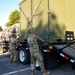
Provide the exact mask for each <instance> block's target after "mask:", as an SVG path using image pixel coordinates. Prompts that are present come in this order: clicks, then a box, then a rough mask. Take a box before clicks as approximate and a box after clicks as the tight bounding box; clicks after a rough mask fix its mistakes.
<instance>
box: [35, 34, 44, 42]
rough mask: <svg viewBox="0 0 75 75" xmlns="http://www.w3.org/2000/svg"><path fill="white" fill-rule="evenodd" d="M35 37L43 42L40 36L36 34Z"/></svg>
mask: <svg viewBox="0 0 75 75" xmlns="http://www.w3.org/2000/svg"><path fill="white" fill-rule="evenodd" d="M36 38H37V39H38V40H40V41H42V42H45V41H44V40H43V39H42V38H40V37H39V36H38V35H36Z"/></svg>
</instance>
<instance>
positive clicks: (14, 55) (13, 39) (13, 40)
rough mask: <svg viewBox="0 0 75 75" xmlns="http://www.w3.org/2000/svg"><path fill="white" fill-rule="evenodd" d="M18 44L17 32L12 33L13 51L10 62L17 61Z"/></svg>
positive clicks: (10, 45)
mask: <svg viewBox="0 0 75 75" xmlns="http://www.w3.org/2000/svg"><path fill="white" fill-rule="evenodd" d="M16 44H17V40H16V34H15V33H12V35H11V36H10V42H9V48H10V52H11V56H10V58H11V60H10V63H15V62H16V60H17V50H16Z"/></svg>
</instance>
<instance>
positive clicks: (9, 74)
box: [2, 67, 30, 75]
mask: <svg viewBox="0 0 75 75" xmlns="http://www.w3.org/2000/svg"><path fill="white" fill-rule="evenodd" d="M29 69H30V67H29V68H26V69H21V70H17V71H12V72H9V73H5V74H2V75H11V74H14V73H18V72H22V71H26V70H29Z"/></svg>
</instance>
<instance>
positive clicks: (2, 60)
mask: <svg viewBox="0 0 75 75" xmlns="http://www.w3.org/2000/svg"><path fill="white" fill-rule="evenodd" d="M6 60H9V58H8V59H2V60H1V59H0V61H6Z"/></svg>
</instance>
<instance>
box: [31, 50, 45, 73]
mask: <svg viewBox="0 0 75 75" xmlns="http://www.w3.org/2000/svg"><path fill="white" fill-rule="evenodd" d="M37 60H38V64H39V65H40V68H41V71H42V72H44V71H45V68H44V63H43V58H42V55H41V53H40V52H39V51H37V52H33V53H31V70H32V71H33V70H34V69H35V67H36V61H37Z"/></svg>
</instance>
